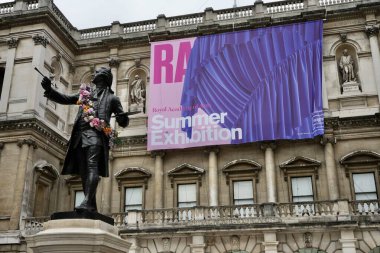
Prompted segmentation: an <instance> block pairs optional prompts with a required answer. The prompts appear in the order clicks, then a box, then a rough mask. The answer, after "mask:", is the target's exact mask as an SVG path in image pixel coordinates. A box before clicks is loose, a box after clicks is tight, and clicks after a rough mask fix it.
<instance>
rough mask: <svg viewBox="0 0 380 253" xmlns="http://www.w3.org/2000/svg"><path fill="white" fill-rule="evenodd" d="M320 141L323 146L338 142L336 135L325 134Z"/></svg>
mask: <svg viewBox="0 0 380 253" xmlns="http://www.w3.org/2000/svg"><path fill="white" fill-rule="evenodd" d="M320 143H321V145H323V146H325V145H326V144H327V143H331V144H333V145H335V144H336V138H335V137H334V136H328V135H323V136H322V137H321V141H320Z"/></svg>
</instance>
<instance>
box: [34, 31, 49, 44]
mask: <svg viewBox="0 0 380 253" xmlns="http://www.w3.org/2000/svg"><path fill="white" fill-rule="evenodd" d="M32 38H33V40H34V45H42V46H44V47H46V46H47V45H48V44H49V43H50V41H49V40H48V39H47V38H46V37H45V36H43V35H40V34H36V35H34V36H33V37H32Z"/></svg>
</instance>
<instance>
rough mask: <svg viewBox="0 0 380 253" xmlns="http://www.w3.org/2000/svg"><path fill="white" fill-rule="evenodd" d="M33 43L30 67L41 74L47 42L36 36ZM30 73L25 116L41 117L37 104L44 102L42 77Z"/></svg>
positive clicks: (41, 36) (42, 37)
mask: <svg viewBox="0 0 380 253" xmlns="http://www.w3.org/2000/svg"><path fill="white" fill-rule="evenodd" d="M33 41H34V45H35V47H34V51H33V60H32V66H33V67H37V68H38V69H39V70H40V71H41V72H42V73H43V70H44V69H45V67H44V64H45V54H46V46H47V45H48V44H49V40H48V39H47V38H46V37H45V36H43V35H40V34H36V35H34V36H33ZM31 71H32V76H31V80H30V83H29V90H28V91H29V95H28V102H27V107H26V111H25V112H24V113H25V114H31V115H32V116H34V115H35V114H37V115H41V114H43V112H42V111H41V109H40V106H39V103H40V102H41V101H46V99H44V98H43V88H42V87H41V81H42V76H41V75H40V74H39V73H37V72H36V71H34V70H31Z"/></svg>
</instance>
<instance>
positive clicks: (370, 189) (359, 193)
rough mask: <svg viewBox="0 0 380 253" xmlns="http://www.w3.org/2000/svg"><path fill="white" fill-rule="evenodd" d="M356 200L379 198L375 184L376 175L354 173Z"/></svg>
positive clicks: (371, 173)
mask: <svg viewBox="0 0 380 253" xmlns="http://www.w3.org/2000/svg"><path fill="white" fill-rule="evenodd" d="M352 180H353V182H354V191H355V199H356V200H375V199H377V198H378V196H377V190H376V182H375V174H374V173H373V172H368V173H352Z"/></svg>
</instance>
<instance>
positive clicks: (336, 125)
mask: <svg viewBox="0 0 380 253" xmlns="http://www.w3.org/2000/svg"><path fill="white" fill-rule="evenodd" d="M364 127H380V114H379V113H377V114H375V115H371V116H360V117H350V118H337V117H336V118H325V129H332V130H343V129H355V128H364Z"/></svg>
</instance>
